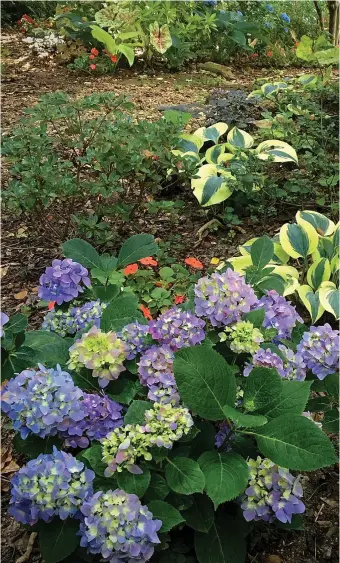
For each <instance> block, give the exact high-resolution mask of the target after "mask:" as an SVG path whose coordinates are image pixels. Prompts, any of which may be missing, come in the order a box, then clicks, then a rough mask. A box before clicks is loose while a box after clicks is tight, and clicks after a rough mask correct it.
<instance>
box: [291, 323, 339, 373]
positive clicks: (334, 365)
mask: <svg viewBox="0 0 340 563" xmlns="http://www.w3.org/2000/svg"><path fill="white" fill-rule="evenodd" d="M297 352H298V353H299V354H301V356H302V358H303V361H304V362H305V364H306V366H307V368H308V369H310V370H311V371H312V373H313V374H314V375H316V377H317V378H318V379H324V378H325V377H326V376H327V375H329V374H331V373H334V372H336V371H337V369H338V366H339V331H338V330H333V329H332V327H331V326H330V325H329V324H328V323H326V324H325V325H323V326H312V327H311V328H310V330H309V331H308V332H304V333H303V337H302V340H301V342H300V344H299V345H298V347H297Z"/></svg>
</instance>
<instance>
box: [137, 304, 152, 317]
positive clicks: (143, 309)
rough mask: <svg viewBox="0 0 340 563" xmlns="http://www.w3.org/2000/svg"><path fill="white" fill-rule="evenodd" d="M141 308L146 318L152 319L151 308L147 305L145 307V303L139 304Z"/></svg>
mask: <svg viewBox="0 0 340 563" xmlns="http://www.w3.org/2000/svg"><path fill="white" fill-rule="evenodd" d="M139 308H140V310H141V311H142V313H143V315H144V317H145V318H146V319H148V320H149V321H152V315H151V313H150V309H148V308H147V307H145V305H139Z"/></svg>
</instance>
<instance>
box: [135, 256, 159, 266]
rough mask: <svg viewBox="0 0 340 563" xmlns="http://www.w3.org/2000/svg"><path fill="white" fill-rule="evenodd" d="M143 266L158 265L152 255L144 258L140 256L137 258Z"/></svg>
mask: <svg viewBox="0 0 340 563" xmlns="http://www.w3.org/2000/svg"><path fill="white" fill-rule="evenodd" d="M138 262H140V263H141V264H143V266H158V262H157V260H155V259H154V258H152V256H147V257H146V258H141V259H140V260H138Z"/></svg>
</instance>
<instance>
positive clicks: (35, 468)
mask: <svg viewBox="0 0 340 563" xmlns="http://www.w3.org/2000/svg"><path fill="white" fill-rule="evenodd" d="M94 477H95V474H94V473H93V471H91V470H90V469H84V464H83V463H82V462H80V461H78V460H77V459H76V458H74V457H73V456H72V455H71V454H67V453H65V452H60V451H58V450H57V449H56V448H53V453H52V454H40V455H39V456H38V457H37V459H33V460H31V461H29V462H28V463H27V465H25V466H24V467H22V468H21V469H19V471H18V472H17V473H16V474H15V475H14V477H12V479H11V500H10V507H9V510H8V513H9V514H10V516H13V517H14V518H15V519H16V520H17V521H18V522H21V523H22V524H28V525H30V526H33V525H34V524H35V523H36V522H37V521H38V520H44V521H45V522H49V521H50V520H51V519H52V518H53V516H58V517H59V518H60V519H61V520H65V519H66V518H67V517H68V516H72V517H73V518H79V517H80V511H79V509H80V507H81V506H82V505H83V503H84V501H85V500H86V499H87V498H88V497H89V496H90V495H92V494H93V487H92V481H93V479H94Z"/></svg>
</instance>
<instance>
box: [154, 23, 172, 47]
mask: <svg viewBox="0 0 340 563" xmlns="http://www.w3.org/2000/svg"><path fill="white" fill-rule="evenodd" d="M149 30H150V43H151V45H152V46H153V47H154V48H155V49H156V51H158V53H161V54H163V53H165V52H166V51H167V50H168V49H169V48H170V47H171V45H172V39H171V34H170V29H169V26H167V25H166V24H165V25H162V26H161V27H159V24H158V22H153V23H150V26H149Z"/></svg>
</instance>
